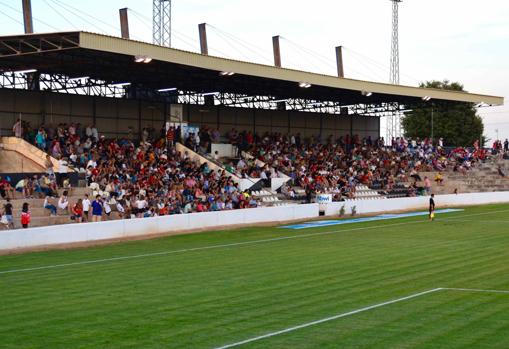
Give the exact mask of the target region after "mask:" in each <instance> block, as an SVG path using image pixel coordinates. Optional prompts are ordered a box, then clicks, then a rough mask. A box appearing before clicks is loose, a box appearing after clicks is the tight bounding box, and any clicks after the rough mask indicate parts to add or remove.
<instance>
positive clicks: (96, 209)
mask: <svg viewBox="0 0 509 349" xmlns="http://www.w3.org/2000/svg"><path fill="white" fill-rule="evenodd" d="M102 215H103V202H102V200H101V195H96V196H95V200H94V201H92V222H100V221H101V218H102Z"/></svg>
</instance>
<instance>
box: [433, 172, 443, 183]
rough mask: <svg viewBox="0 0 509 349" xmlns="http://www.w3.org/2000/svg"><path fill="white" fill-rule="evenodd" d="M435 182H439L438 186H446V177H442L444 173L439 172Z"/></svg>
mask: <svg viewBox="0 0 509 349" xmlns="http://www.w3.org/2000/svg"><path fill="white" fill-rule="evenodd" d="M435 182H437V184H438V185H443V184H444V176H443V175H442V172H438V173H437V174H436V176H435Z"/></svg>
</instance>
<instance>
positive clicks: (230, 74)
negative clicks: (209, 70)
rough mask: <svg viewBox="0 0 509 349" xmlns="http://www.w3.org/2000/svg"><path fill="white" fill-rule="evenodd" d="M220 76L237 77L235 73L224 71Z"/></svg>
mask: <svg viewBox="0 0 509 349" xmlns="http://www.w3.org/2000/svg"><path fill="white" fill-rule="evenodd" d="M219 75H221V76H233V75H235V72H232V71H222V72H220V73H219Z"/></svg>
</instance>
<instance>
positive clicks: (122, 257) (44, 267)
mask: <svg viewBox="0 0 509 349" xmlns="http://www.w3.org/2000/svg"><path fill="white" fill-rule="evenodd" d="M423 222H427V221H414V222H403V223H394V224H384V225H378V226H370V227H359V228H352V229H341V230H332V231H324V232H321V233H309V234H299V235H292V236H281V237H277V238H270V239H263V240H253V241H245V242H234V243H231V244H222V245H211V246H203V247H194V248H187V249H182V250H172V251H162V252H154V253H146V254H138V255H132V256H120V257H112V258H104V259H94V260H89V261H80V262H73V263H64V264H55V265H45V266H41V267H33V268H24V269H12V270H4V271H0V275H1V274H9V273H18V272H24V271H34V270H44V269H55V268H62V267H69V266H74V265H85V264H95V263H102V262H113V261H121V260H126V259H136V258H144V257H152V256H163V255H169V254H175V253H184V252H193V251H203V250H210V249H216V248H223V247H233V246H242V245H254V244H259V243H264V242H273V241H281V240H291V239H300V238H306V237H312V236H322V235H330V234H335V233H340V232H348V231H356V230H367V229H378V228H383V227H394V226H398V225H407V224H417V223H423Z"/></svg>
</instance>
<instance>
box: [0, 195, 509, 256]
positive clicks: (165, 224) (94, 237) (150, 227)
mask: <svg viewBox="0 0 509 349" xmlns="http://www.w3.org/2000/svg"><path fill="white" fill-rule="evenodd" d="M428 201H429V197H416V198H400V199H383V200H356V201H351V202H350V201H349V202H334V203H330V204H327V206H326V208H325V214H326V215H327V216H337V215H338V214H339V210H340V209H341V207H342V206H345V213H346V214H350V213H351V210H352V207H353V206H356V211H357V214H370V213H379V212H384V213H387V212H395V211H408V210H426V209H427V208H428ZM435 202H436V205H437V208H441V207H446V206H468V205H482V204H495V203H509V192H493V193H472V194H458V195H454V194H452V195H437V196H436V197H435ZM318 216H319V205H318V204H307V205H293V206H283V207H263V208H253V209H245V210H234V211H221V212H204V213H191V214H182V215H175V216H164V217H155V218H140V219H129V220H117V221H108V222H100V223H82V224H66V225H54V226H50V227H40V228H29V229H18V230H8V231H0V251H1V250H4V251H5V250H13V249H18V248H31V247H37V246H47V245H58V244H69V243H79V242H87V241H98V240H108V239H118V238H126V237H140V236H145V235H155V234H164V233H178V232H183V231H187V230H199V229H214V228H218V227H225V226H233V225H237V226H251V225H255V224H259V223H270V222H284V221H291V220H305V219H312V218H317V217H318Z"/></svg>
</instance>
